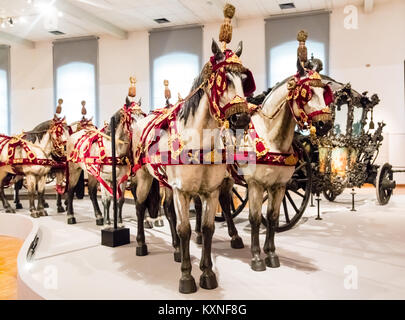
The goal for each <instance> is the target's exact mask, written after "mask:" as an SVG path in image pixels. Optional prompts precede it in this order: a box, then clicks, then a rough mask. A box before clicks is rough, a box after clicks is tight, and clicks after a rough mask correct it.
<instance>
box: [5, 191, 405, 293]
mask: <svg viewBox="0 0 405 320" xmlns="http://www.w3.org/2000/svg"><path fill="white" fill-rule="evenodd" d="M349 192H350V190H346V192H345V193H344V194H343V195H341V196H340V197H338V198H337V201H336V202H334V203H329V202H327V201H326V200H322V201H321V206H322V213H323V220H322V221H317V220H314V218H315V216H316V208H311V207H308V209H307V211H306V213H305V215H304V218H303V219H302V222H301V223H300V224H299V225H298V226H297V227H296V228H294V229H292V230H290V231H287V232H284V233H281V234H278V235H277V238H276V246H277V251H278V254H279V256H280V262H281V267H280V268H278V269H269V268H268V269H267V270H266V271H264V272H254V271H252V270H251V269H250V266H249V261H250V246H249V245H250V234H249V223H248V221H247V214H246V213H245V212H243V213H242V214H240V215H239V216H238V217H237V218H236V226H237V228H238V230H239V233H240V235H241V236H242V238H243V240H244V242H245V248H244V249H239V250H235V249H231V248H230V244H229V238H228V235H227V229H226V225H225V224H223V223H217V224H216V231H215V235H214V240H213V263H214V271H215V272H216V274H217V277H218V283H219V287H218V288H217V289H215V290H211V291H207V290H204V289H201V288H198V291H197V292H196V293H194V294H191V295H182V294H180V293H178V290H177V289H178V280H179V276H180V265H179V264H178V263H176V262H174V261H173V254H172V252H173V250H172V247H171V238H170V231H169V227H168V223H167V221H166V220H165V225H164V227H162V228H156V227H155V228H154V229H152V230H146V239H147V244H148V249H149V252H150V254H149V255H148V256H145V257H137V256H136V255H135V231H136V221H134V220H132V219H133V218H134V217H133V211H134V207H133V205H129V204H128V205H126V206H124V211H125V220H126V225H127V226H128V227H130V228H131V243H130V244H129V245H126V246H123V247H118V248H108V247H103V246H101V245H100V231H99V230H100V228H99V227H97V226H96V225H95V221H94V219H93V216H92V211H91V209H90V208H91V205H90V201H89V200H87V199H85V200H77V201H76V202H75V211H76V213H77V221H78V224H76V225H67V224H66V223H65V216H64V215H62V214H57V213H56V211H55V210H54V209H52V208H50V209H48V213H49V217H44V218H40V219H37V220H36V221H37V222H38V223H39V236H40V241H39V243H38V246H37V249H36V253H35V255H34V258H33V260H32V261H31V263H27V264H25V265H24V266H23V270H19V272H20V273H24V277H23V278H25V279H29V282H30V286H31V289H34V291H36V290H37V289H38V291H40V292H41V295H42V296H43V297H45V298H50V299H404V298H405V250H404V249H405V231H404V230H405V195H404V192H403V190H398V189H397V190H395V195H394V196H393V197H392V198H391V201H390V203H389V204H388V205H387V206H384V207H381V206H378V205H376V204H375V190H374V188H365V189H362V190H360V191H359V193H358V194H357V195H356V208H357V211H356V212H351V211H350V206H351V203H350V197H351V195H350V193H349ZM50 204H51V207H52V206H53V203H52V202H51V201H50ZM23 205H24V207H25V208H26V207H27V202H26V201H23ZM3 212H4V211H3ZM20 214H23V215H28V212H27V211H26V210H22V211H20ZM192 226H194V219H193V220H192ZM264 236H265V234H264V230H262V232H261V243H262V244H263V241H264ZM191 255H192V262H193V275H194V277H195V279H196V280H197V283H198V279H199V276H200V270H199V267H198V266H199V258H200V255H201V250H200V246H198V245H197V244H196V243H195V234H193V235H192V243H191ZM50 275H52V277H53V278H51V280H50V279H49V277H50ZM356 277H358V281H356ZM356 287H357V288H356Z"/></svg>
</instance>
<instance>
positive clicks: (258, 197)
mask: <svg viewBox="0 0 405 320" xmlns="http://www.w3.org/2000/svg"><path fill="white" fill-rule="evenodd" d="M297 67H298V74H297V75H296V76H295V77H293V78H290V80H289V81H288V82H282V83H281V84H279V85H277V86H276V87H275V88H273V89H272V91H271V92H270V94H269V95H268V96H267V97H266V99H265V100H264V102H263V105H262V107H261V109H260V108H259V109H258V111H257V112H255V113H254V114H253V115H252V117H251V122H252V124H253V125H254V128H255V130H256V132H257V136H258V137H259V139H261V140H260V141H262V142H263V144H262V145H261V146H262V147H263V146H265V148H267V150H266V152H274V153H279V154H286V155H288V154H292V153H293V150H292V141H293V137H294V128H295V126H296V125H297V123H298V124H299V125H301V126H305V125H307V123H308V125H310V124H313V125H314V126H315V128H316V132H317V134H318V135H324V134H326V133H327V131H328V130H329V129H330V128H331V126H332V118H331V114H330V111H329V108H328V107H327V104H329V103H330V102H331V99H332V97H331V90H330V88H329V86H328V85H327V84H325V83H323V82H322V80H321V78H320V76H319V74H318V73H316V72H315V71H312V70H305V69H304V68H303V67H302V66H301V63H300V62H299V61H298V62H297ZM289 98H290V99H289ZM325 102H326V103H325ZM313 131H314V129H312V133H313ZM257 141H259V140H257ZM256 152H257V151H256ZM258 159H259V157H258ZM294 164H295V163H289V164H287V163H286V165H274V163H273V165H272V164H271V163H269V164H266V163H261V162H259V161H258V162H257V163H256V164H255V165H254V166H252V165H246V166H241V167H240V170H241V172H242V174H243V176H244V179H245V180H246V182H247V183H248V197H249V221H250V224H251V253H252V261H251V268H252V269H253V270H255V271H263V270H265V269H266V265H267V266H268V267H272V268H276V267H279V266H280V262H279V258H278V256H277V254H276V252H275V244H274V234H275V229H276V226H277V223H278V219H279V212H280V205H281V202H282V200H283V197H284V193H285V189H286V184H287V182H288V181H289V179H290V178H291V176H292V175H293V173H294V170H295V166H294ZM265 191H267V193H268V206H267V220H268V221H269V223H268V226H267V230H266V240H265V244H264V248H263V250H264V252H265V253H266V255H267V256H266V259H265V263H264V261H263V260H262V259H261V257H260V244H259V228H260V223H261V212H262V201H263V193H264V192H265ZM265 264H266V265H265Z"/></svg>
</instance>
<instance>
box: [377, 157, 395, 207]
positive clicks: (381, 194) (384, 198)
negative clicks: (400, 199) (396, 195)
mask: <svg viewBox="0 0 405 320" xmlns="http://www.w3.org/2000/svg"><path fill="white" fill-rule="evenodd" d="M375 181H376V184H375V187H376V192H377V200H378V203H379V204H380V205H385V204H387V203H388V201H389V200H390V198H391V196H392V191H393V189H394V188H395V181H393V172H392V166H391V165H390V164H389V163H384V164H383V165H382V166H381V167H380V169H379V170H378V173H377V177H376V179H375Z"/></svg>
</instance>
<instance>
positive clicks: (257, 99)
mask: <svg viewBox="0 0 405 320" xmlns="http://www.w3.org/2000/svg"><path fill="white" fill-rule="evenodd" d="M271 90H273V88H268V89H267V90H265V91H263V92H262V93H260V94H258V95H256V96H250V97H247V101H248V102H249V103H253V104H255V105H261V104H263V101H264V99H265V98H266V97H267V95H268V94H269V93H270V92H271Z"/></svg>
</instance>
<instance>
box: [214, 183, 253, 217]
mask: <svg viewBox="0 0 405 320" xmlns="http://www.w3.org/2000/svg"><path fill="white" fill-rule="evenodd" d="M247 202H248V192H247V186H246V185H237V184H235V185H234V186H233V188H232V201H231V214H232V218H235V217H236V216H237V215H238V214H239V213H241V212H242V210H243V209H244V208H245V206H246V203H247ZM215 221H218V222H222V221H225V217H224V213H223V212H222V210H221V207H220V206H219V210H217V214H216V216H215Z"/></svg>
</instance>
